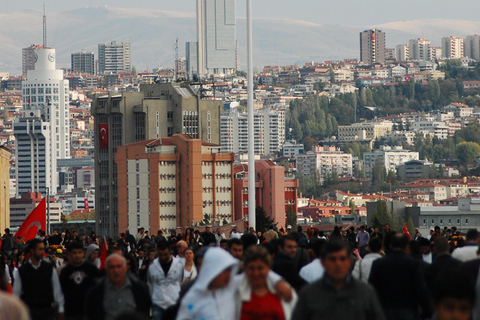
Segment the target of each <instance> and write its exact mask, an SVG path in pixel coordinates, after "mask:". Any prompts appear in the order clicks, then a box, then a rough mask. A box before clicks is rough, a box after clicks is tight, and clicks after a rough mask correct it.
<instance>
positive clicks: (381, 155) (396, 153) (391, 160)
mask: <svg viewBox="0 0 480 320" xmlns="http://www.w3.org/2000/svg"><path fill="white" fill-rule="evenodd" d="M418 157H419V154H418V152H413V151H410V150H404V149H403V148H402V147H390V146H382V147H381V149H379V150H373V151H372V152H365V153H364V154H363V167H364V170H365V178H367V179H371V178H372V175H373V170H374V168H375V162H376V161H380V163H381V165H382V167H383V168H385V171H386V172H387V173H388V172H390V171H392V172H395V173H396V168H397V166H399V165H401V164H404V163H405V162H407V161H410V160H418Z"/></svg>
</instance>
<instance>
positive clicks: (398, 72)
mask: <svg viewBox="0 0 480 320" xmlns="http://www.w3.org/2000/svg"><path fill="white" fill-rule="evenodd" d="M390 73H391V76H392V77H402V76H404V75H406V74H407V68H404V67H402V66H395V67H393V68H391V69H390Z"/></svg>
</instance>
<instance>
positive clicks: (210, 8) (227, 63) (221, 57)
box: [197, 0, 236, 76]
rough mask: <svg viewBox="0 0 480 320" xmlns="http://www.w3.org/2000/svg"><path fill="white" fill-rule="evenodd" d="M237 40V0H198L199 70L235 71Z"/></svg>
mask: <svg viewBox="0 0 480 320" xmlns="http://www.w3.org/2000/svg"><path fill="white" fill-rule="evenodd" d="M235 40H236V14H235V0H197V41H198V68H199V70H198V73H199V74H200V75H201V76H203V75H205V74H224V73H232V72H233V71H234V70H235V67H236V50H235V49H236V46H235Z"/></svg>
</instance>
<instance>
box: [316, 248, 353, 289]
mask: <svg viewBox="0 0 480 320" xmlns="http://www.w3.org/2000/svg"><path fill="white" fill-rule="evenodd" d="M320 260H321V262H322V265H323V267H324V269H325V274H326V276H327V277H328V278H329V279H330V280H331V281H332V282H333V283H334V284H337V285H338V284H343V283H344V282H345V280H346V279H347V277H348V275H349V273H350V270H351V267H352V253H351V248H350V245H349V244H348V243H347V242H344V241H341V240H331V241H327V242H326V243H325V245H324V246H323V249H322V253H321V258H320Z"/></svg>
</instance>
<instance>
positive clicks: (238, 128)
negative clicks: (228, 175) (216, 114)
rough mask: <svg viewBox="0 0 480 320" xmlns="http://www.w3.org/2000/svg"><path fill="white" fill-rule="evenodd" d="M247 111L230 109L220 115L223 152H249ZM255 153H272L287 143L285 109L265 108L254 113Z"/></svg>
mask: <svg viewBox="0 0 480 320" xmlns="http://www.w3.org/2000/svg"><path fill="white" fill-rule="evenodd" d="M247 131H248V120H247V113H244V112H238V110H235V109H233V110H230V111H229V112H226V113H223V114H222V115H221V116H220V144H221V146H222V152H227V153H235V154H237V153H247V152H248V134H247ZM254 134H255V137H254V144H255V154H258V155H262V154H264V155H270V154H272V153H275V152H279V151H281V150H282V147H283V144H284V143H285V111H283V110H275V109H268V108H264V109H261V110H257V111H255V114H254Z"/></svg>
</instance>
